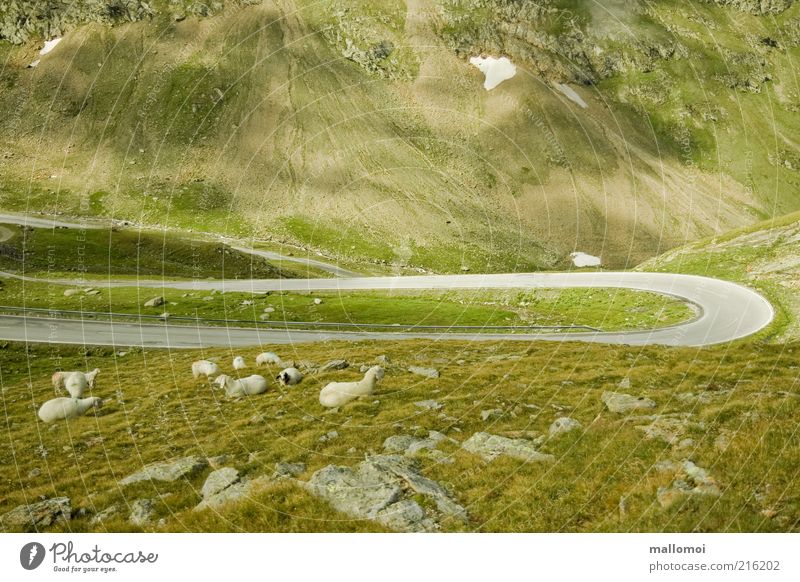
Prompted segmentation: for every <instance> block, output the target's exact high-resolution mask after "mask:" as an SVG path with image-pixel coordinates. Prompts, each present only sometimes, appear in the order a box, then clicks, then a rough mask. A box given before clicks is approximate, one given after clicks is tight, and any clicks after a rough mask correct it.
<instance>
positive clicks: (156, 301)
mask: <svg viewBox="0 0 800 582" xmlns="http://www.w3.org/2000/svg"><path fill="white" fill-rule="evenodd" d="M166 302H167V300H166V299H164V298H163V297H161V296H159V297H153V298H152V299H148V300H147V301H145V302H144V306H145V307H160V306H161V305H164V304H165V303H166Z"/></svg>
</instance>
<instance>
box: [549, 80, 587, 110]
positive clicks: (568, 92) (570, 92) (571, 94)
mask: <svg viewBox="0 0 800 582" xmlns="http://www.w3.org/2000/svg"><path fill="white" fill-rule="evenodd" d="M555 88H556V89H558V90H559V91H560V92H561V93H562V94H563V95H564V97H566V98H567V99H569V100H570V101H572V102H573V103H577V104H578V105H579V106H580V107H583V108H584V109H588V108H589V106H588V105H587V104H586V101H584V100H583V99H581V96H580V95H578V94H577V93H576V92H575V89H573V88H572V87H570V86H569V85H562V84H561V83H556V84H555Z"/></svg>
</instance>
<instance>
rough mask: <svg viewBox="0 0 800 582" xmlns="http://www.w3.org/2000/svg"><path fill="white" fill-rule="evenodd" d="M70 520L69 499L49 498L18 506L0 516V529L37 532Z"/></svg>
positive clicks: (70, 508)
mask: <svg viewBox="0 0 800 582" xmlns="http://www.w3.org/2000/svg"><path fill="white" fill-rule="evenodd" d="M71 518H72V507H71V505H70V498H69V497H51V498H50V499H45V500H43V501H38V502H36V503H32V504H30V505H18V506H17V507H15V508H14V509H12V510H11V511H9V512H8V513H5V514H3V515H1V516H0V527H2V529H4V530H39V529H40V528H43V527H49V526H51V525H53V524H54V523H56V522H66V521H69V520H70V519H71Z"/></svg>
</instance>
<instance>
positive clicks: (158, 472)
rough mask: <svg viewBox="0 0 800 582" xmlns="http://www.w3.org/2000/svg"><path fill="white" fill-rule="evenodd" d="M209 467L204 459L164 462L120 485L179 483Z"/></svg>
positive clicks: (182, 459) (124, 480) (132, 476)
mask: <svg viewBox="0 0 800 582" xmlns="http://www.w3.org/2000/svg"><path fill="white" fill-rule="evenodd" d="M207 466H208V461H207V460H206V459H204V458H202V457H183V458H181V459H177V460H175V461H163V462H159V463H152V464H150V465H147V466H146V467H145V468H144V469H142V470H141V471H138V472H136V473H134V474H132V475H128V476H127V477H125V478H124V479H122V480H121V481H120V482H119V483H120V485H131V484H132V483H138V482H140V481H166V482H171V481H177V480H178V479H180V478H181V477H187V478H189V477H193V476H194V475H196V474H197V473H199V472H200V471H202V470H203V469H205V468H206V467H207Z"/></svg>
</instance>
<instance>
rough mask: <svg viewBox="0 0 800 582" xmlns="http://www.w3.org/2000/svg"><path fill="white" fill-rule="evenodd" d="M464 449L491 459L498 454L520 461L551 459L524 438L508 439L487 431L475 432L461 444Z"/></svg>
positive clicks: (488, 459)
mask: <svg viewBox="0 0 800 582" xmlns="http://www.w3.org/2000/svg"><path fill="white" fill-rule="evenodd" d="M461 447H462V448H463V449H464V450H467V451H469V452H471V453H475V454H476V455H480V456H481V457H482V458H483V459H484V460H485V461H492V460H494V459H496V458H497V457H499V456H500V455H508V456H509V457H513V458H515V459H520V460H522V461H552V460H554V457H553V455H547V454H544V453H540V452H539V451H537V450H536V445H535V444H534V443H533V442H531V441H529V440H525V439H510V438H506V437H502V436H498V435H493V434H489V433H487V432H476V433H475V434H474V435H472V436H471V437H470V438H468V439H467V440H466V441H464V442H463V443H462V444H461Z"/></svg>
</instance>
